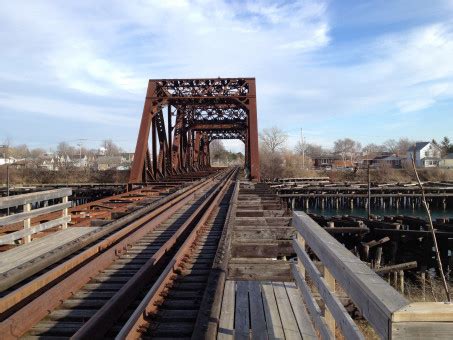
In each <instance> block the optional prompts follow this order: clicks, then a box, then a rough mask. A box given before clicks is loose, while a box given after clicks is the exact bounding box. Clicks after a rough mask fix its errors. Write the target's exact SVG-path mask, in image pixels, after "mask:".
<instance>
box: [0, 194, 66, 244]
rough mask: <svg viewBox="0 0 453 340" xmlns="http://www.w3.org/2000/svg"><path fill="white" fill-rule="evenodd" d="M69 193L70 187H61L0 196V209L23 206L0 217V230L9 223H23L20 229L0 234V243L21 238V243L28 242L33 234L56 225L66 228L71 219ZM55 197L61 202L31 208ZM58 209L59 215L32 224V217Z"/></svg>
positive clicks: (11, 241)
mask: <svg viewBox="0 0 453 340" xmlns="http://www.w3.org/2000/svg"><path fill="white" fill-rule="evenodd" d="M71 194H72V190H71V189H69V188H63V189H55V190H47V191H40V192H34V193H29V194H23V195H15V196H9V197H2V198H0V210H1V209H8V208H11V207H20V206H22V207H23V212H20V213H17V214H12V215H8V216H3V217H0V231H1V230H2V229H1V227H4V226H7V225H10V224H14V223H23V225H24V229H22V230H18V231H15V232H12V233H9V234H7V235H3V236H0V245H2V244H8V243H14V242H15V241H17V240H20V239H22V240H23V243H29V242H31V240H32V236H33V235H34V234H36V233H38V232H40V231H44V230H47V229H50V228H54V227H57V226H61V227H62V229H66V228H67V226H68V223H69V222H70V221H71V216H70V215H69V214H68V208H70V207H71V202H70V201H69V200H68V197H69V196H71ZM55 199H61V203H57V204H53V205H50V206H47V207H42V208H35V209H32V207H33V205H35V204H36V203H41V202H44V201H48V200H55ZM58 211H61V212H62V214H61V217H59V218H56V219H53V220H50V221H48V222H44V223H40V224H37V225H34V226H32V224H31V219H32V218H34V217H37V216H41V215H44V214H48V213H52V212H58Z"/></svg>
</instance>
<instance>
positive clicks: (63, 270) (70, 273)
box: [0, 173, 225, 339]
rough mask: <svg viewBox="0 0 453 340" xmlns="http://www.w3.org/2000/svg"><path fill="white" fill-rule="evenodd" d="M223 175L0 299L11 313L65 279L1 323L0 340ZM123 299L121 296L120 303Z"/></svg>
mask: <svg viewBox="0 0 453 340" xmlns="http://www.w3.org/2000/svg"><path fill="white" fill-rule="evenodd" d="M224 175H225V174H224V173H218V174H217V175H215V176H213V177H210V178H208V179H207V180H205V181H202V182H197V183H195V184H194V185H192V186H191V187H190V188H189V189H187V190H184V191H183V192H182V193H178V195H175V197H173V198H172V199H170V200H168V201H167V202H165V203H164V204H162V205H161V206H159V207H157V208H156V209H154V210H152V211H151V212H150V213H149V214H147V215H146V216H143V217H141V218H138V219H137V220H135V221H133V222H132V223H130V224H128V225H127V226H125V227H123V228H121V229H119V230H118V231H117V232H115V233H114V234H112V235H110V236H108V237H106V238H105V239H103V240H102V241H101V242H100V243H97V244H95V245H94V246H92V247H89V248H88V249H86V250H85V251H83V252H81V253H79V254H78V255H76V256H74V257H72V258H70V259H69V261H66V262H64V263H62V264H61V265H59V266H57V267H55V268H54V269H52V270H51V271H49V272H48V273H46V275H43V276H44V277H38V278H37V279H36V280H33V281H31V282H29V283H28V284H26V285H24V286H22V287H20V288H19V289H18V290H16V291H13V292H12V293H10V294H8V295H7V296H5V297H3V298H2V300H1V303H0V306H1V308H2V311H4V310H7V309H12V308H13V307H14V306H15V305H17V304H18V303H19V302H21V301H23V300H24V299H25V298H28V297H30V296H31V295H32V294H35V293H36V292H37V291H38V290H39V289H41V288H43V287H44V286H45V285H46V284H48V283H50V282H52V281H53V280H55V279H57V278H60V277H61V276H63V275H66V276H65V278H64V279H63V280H61V281H59V282H57V283H56V284H54V285H52V286H51V287H50V288H49V289H47V290H46V291H45V292H43V293H42V294H41V295H39V296H38V297H36V298H34V299H32V300H31V301H30V302H28V304H26V305H25V306H22V307H21V308H19V309H18V310H17V311H15V312H14V313H12V314H11V315H10V316H9V317H7V318H6V319H4V320H3V321H2V322H1V323H0V334H2V336H3V338H5V339H7V338H14V337H18V336H20V335H22V334H24V333H26V332H27V330H29V329H30V328H31V327H32V326H33V325H34V324H36V323H37V322H38V321H39V320H41V319H42V318H43V317H45V316H46V315H47V314H48V313H49V311H52V310H53V309H55V308H57V307H58V305H59V304H60V303H61V301H63V300H64V299H66V298H68V297H69V296H71V295H72V294H74V292H76V291H77V290H79V289H80V288H81V287H82V286H83V285H84V284H85V283H87V282H89V281H90V279H91V278H92V277H94V276H95V275H96V274H97V273H99V272H100V271H101V270H102V269H103V268H106V267H107V266H108V265H109V264H110V263H112V262H113V261H114V260H115V259H116V258H118V256H120V255H121V254H122V253H123V252H124V251H125V250H127V248H128V247H129V245H130V244H133V243H134V242H136V241H137V240H139V239H140V238H141V237H143V236H144V235H145V234H146V233H148V232H150V231H152V230H153V229H154V228H155V227H156V226H157V225H159V224H160V223H161V222H163V221H164V220H166V219H167V218H169V217H171V216H172V215H173V214H174V213H175V212H176V211H177V210H178V209H179V208H181V207H182V206H184V205H185V204H187V203H188V202H189V201H190V200H191V199H193V198H194V197H195V195H196V194H197V193H199V192H201V191H202V190H205V188H207V187H212V185H214V184H215V182H217V178H219V176H224ZM193 217H195V216H193ZM188 225H189V223H185V224H184V226H183V230H185V229H187V227H188ZM180 235H181V233H178V234H177V235H174V237H172V238H171V239H170V240H169V241H168V242H166V243H165V245H164V246H163V247H162V248H161V249H160V250H159V251H158V252H157V253H156V254H155V256H153V258H152V259H151V260H150V261H148V263H147V265H146V266H144V268H143V270H140V275H142V274H144V273H149V270H150V268H152V267H153V265H154V264H156V263H157V262H159V260H160V259H161V258H162V257H163V256H164V255H165V254H166V253H167V252H168V251H169V249H171V248H172V247H173V246H174V245H175V240H176V239H177V238H178V237H179V236H180ZM73 269H74V270H73ZM133 282H138V281H137V280H136V279H132V280H131V283H130V284H128V286H129V287H135V288H136V287H137V286H136V284H135V283H133ZM127 295H128V294H125V295H123V299H124V297H127ZM112 301H113V300H112ZM117 306H118V304H117Z"/></svg>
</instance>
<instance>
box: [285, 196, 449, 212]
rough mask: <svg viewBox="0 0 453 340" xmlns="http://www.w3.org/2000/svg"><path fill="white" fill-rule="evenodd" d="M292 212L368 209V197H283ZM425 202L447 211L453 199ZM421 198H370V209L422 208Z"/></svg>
mask: <svg viewBox="0 0 453 340" xmlns="http://www.w3.org/2000/svg"><path fill="white" fill-rule="evenodd" d="M283 199H284V200H285V201H286V202H287V205H288V207H289V208H291V209H292V210H305V209H336V210H339V209H354V208H364V209H367V208H368V197H349V196H337V197H323V196H313V197H283ZM427 202H428V205H429V207H430V208H435V209H442V210H447V208H452V207H453V197H429V198H427ZM422 204H423V203H422V198H421V196H394V197H382V196H381V197H371V208H382V209H387V208H395V209H399V208H403V209H419V208H422Z"/></svg>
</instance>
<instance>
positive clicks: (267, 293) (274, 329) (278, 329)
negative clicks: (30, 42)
mask: <svg viewBox="0 0 453 340" xmlns="http://www.w3.org/2000/svg"><path fill="white" fill-rule="evenodd" d="M261 290H262V296H263V305H264V313H265V316H266V323H267V333H268V336H269V339H284V338H285V333H284V332H283V326H282V321H281V319H280V313H279V311H278V307H277V301H276V300H275V294H274V287H272V282H262V283H261Z"/></svg>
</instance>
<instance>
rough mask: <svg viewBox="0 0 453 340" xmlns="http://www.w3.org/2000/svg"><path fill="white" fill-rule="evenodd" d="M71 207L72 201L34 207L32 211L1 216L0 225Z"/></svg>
mask: <svg viewBox="0 0 453 340" xmlns="http://www.w3.org/2000/svg"><path fill="white" fill-rule="evenodd" d="M70 207H71V202H68V203H59V204H54V205H50V206H48V207H44V208H38V209H33V210H31V211H30V212H21V213H18V214H13V215H9V216H3V217H0V226H4V225H7V224H11V223H17V222H22V221H23V220H24V219H26V218H33V217H36V216H39V215H43V214H48V213H52V212H55V211H59V210H63V209H65V208H70ZM0 231H1V228H0Z"/></svg>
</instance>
